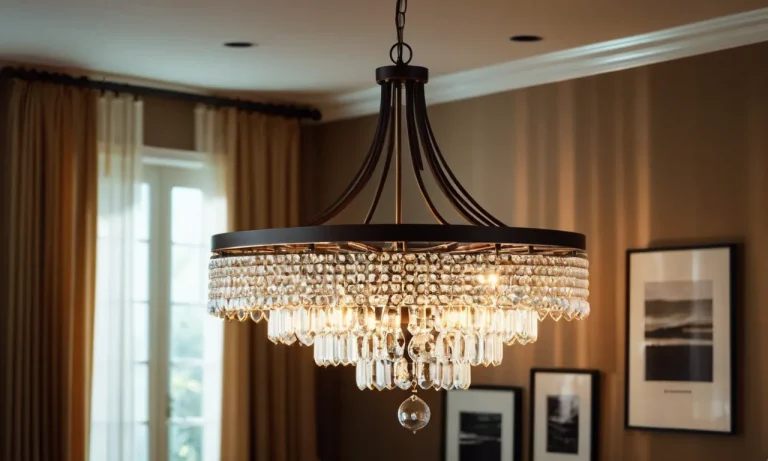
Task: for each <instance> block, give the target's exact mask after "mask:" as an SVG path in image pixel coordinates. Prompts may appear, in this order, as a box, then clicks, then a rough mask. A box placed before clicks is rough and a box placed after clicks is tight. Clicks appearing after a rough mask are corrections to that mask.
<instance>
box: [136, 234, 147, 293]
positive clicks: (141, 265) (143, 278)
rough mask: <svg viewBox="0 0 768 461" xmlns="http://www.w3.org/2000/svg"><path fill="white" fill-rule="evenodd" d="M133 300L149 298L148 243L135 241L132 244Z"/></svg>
mask: <svg viewBox="0 0 768 461" xmlns="http://www.w3.org/2000/svg"><path fill="white" fill-rule="evenodd" d="M132 283H133V300H134V301H148V300H149V243H146V242H136V243H135V244H134V246H133V280H132Z"/></svg>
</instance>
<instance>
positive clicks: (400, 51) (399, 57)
mask: <svg viewBox="0 0 768 461" xmlns="http://www.w3.org/2000/svg"><path fill="white" fill-rule="evenodd" d="M403 48H407V49H408V59H403ZM395 49H397V57H395V55H394V54H392V52H393V51H395ZM389 59H391V60H392V62H393V63H395V64H408V63H410V62H411V59H413V48H411V45H409V44H407V43H405V42H402V43H395V44H394V45H392V48H390V49H389Z"/></svg>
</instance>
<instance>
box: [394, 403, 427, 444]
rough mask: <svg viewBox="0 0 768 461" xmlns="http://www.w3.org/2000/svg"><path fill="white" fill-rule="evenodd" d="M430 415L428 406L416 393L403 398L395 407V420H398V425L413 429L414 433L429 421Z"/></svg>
mask: <svg viewBox="0 0 768 461" xmlns="http://www.w3.org/2000/svg"><path fill="white" fill-rule="evenodd" d="M430 416H431V411H430V410H429V406H428V405H427V404H426V402H424V401H423V400H421V398H419V397H417V396H416V395H411V396H410V397H408V398H407V399H405V401H403V403H401V404H400V408H398V409H397V420H398V421H400V425H401V426H403V427H404V428H406V429H408V430H409V431H413V433H414V434H415V433H416V431H418V430H419V429H422V428H423V427H424V426H426V425H427V424H428V423H429V418H430Z"/></svg>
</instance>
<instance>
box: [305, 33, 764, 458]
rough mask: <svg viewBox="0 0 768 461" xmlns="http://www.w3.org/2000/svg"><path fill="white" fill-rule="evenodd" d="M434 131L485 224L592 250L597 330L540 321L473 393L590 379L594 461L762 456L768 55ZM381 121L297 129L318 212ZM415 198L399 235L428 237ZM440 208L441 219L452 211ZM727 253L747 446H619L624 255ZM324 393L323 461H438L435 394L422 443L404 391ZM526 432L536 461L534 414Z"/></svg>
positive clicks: (547, 97)
mask: <svg viewBox="0 0 768 461" xmlns="http://www.w3.org/2000/svg"><path fill="white" fill-rule="evenodd" d="M427 91H429V86H427ZM430 117H431V120H432V125H433V127H434V130H435V132H436V135H437V139H438V141H439V142H440V143H441V147H442V149H443V152H444V154H445V156H446V157H447V159H448V161H449V163H450V165H451V166H452V167H453V169H454V171H455V172H456V173H457V175H458V177H459V178H460V179H461V180H462V182H463V184H464V185H465V186H466V187H467V189H468V190H469V191H470V192H472V193H473V194H474V195H475V197H476V198H477V199H479V201H480V203H482V204H484V205H487V208H488V209H489V211H491V212H492V213H494V214H495V215H496V216H497V217H499V218H500V219H502V220H503V221H505V222H507V223H509V224H514V225H518V226H534V227H555V228H560V229H564V230H575V231H578V232H582V233H585V234H586V235H587V236H588V249H589V253H590V260H591V268H592V269H591V284H592V296H591V302H592V306H593V308H592V315H591V317H590V318H589V319H588V320H586V321H584V322H581V323H554V322H552V321H547V322H546V323H544V324H542V326H541V328H540V330H539V338H540V339H539V341H538V342H537V343H536V344H535V345H530V346H514V347H507V348H506V349H505V353H504V362H503V364H502V365H501V366H500V367H497V368H492V367H491V368H482V367H480V368H476V369H474V370H473V384H504V385H517V386H524V387H526V388H527V387H528V382H529V381H528V380H529V370H530V368H531V367H580V368H581V367H583V368H597V369H599V370H601V371H602V373H603V376H602V389H603V391H602V395H601V396H600V399H601V405H602V411H601V415H600V422H601V426H602V429H601V431H600V437H599V441H600V451H601V456H600V459H601V460H605V461H608V460H611V461H614V460H638V461H651V460H653V461H665V460H669V461H678V460H680V459H697V460H703V461H707V460H712V461H714V460H717V461H721V460H746V459H765V458H766V457H768V393H766V384H765V383H766V380H767V379H768V353H767V352H766V351H768V334H766V333H765V331H766V328H768V283H765V281H766V280H767V279H768V241H767V240H766V238H767V237H768V43H762V44H758V45H753V46H749V47H743V48H738V49H732V50H726V51H722V52H717V53H712V54H707V55H701V56H696V57H692V58H687V59H683V60H678V61H673V62H667V63H661V64H657V65H653V66H648V67H643V68H637V69H631V70H627V71H622V72H616V73H611V74H605V75H599V76H594V77H588V78H583V79H579V80H573V81H566V82H561V83H555V84H550V85H543V86H539V87H533V88H527V89H523V90H517V91H512V92H508V93H502V94H496V95H491V96H487V97H482V98H477V99H472V100H466V101H459V102H455V103H450V104H444V105H438V106H435V107H431V108H430ZM374 121H375V120H374V118H373V117H365V118H361V119H357V120H349V121H340V122H335V123H330V124H326V125H318V126H314V127H312V128H308V129H307V130H305V145H306V146H307V158H306V162H305V169H306V174H307V176H306V177H307V181H308V185H307V187H305V189H304V190H305V191H307V194H306V197H305V200H306V202H307V203H308V204H309V205H308V208H309V209H310V210H311V211H319V210H320V208H321V207H323V206H326V205H327V204H329V203H330V202H331V201H332V200H333V199H334V198H335V196H336V195H337V194H338V193H340V192H341V190H342V189H343V188H344V187H345V186H346V183H347V181H348V180H349V179H350V178H351V177H352V175H353V174H354V172H355V171H356V169H357V168H358V167H359V165H360V162H362V159H363V156H364V154H365V151H366V149H367V147H368V142H369V141H370V137H371V135H372V132H373V126H374ZM406 158H407V157H406ZM406 171H408V170H406ZM404 176H405V177H407V178H408V179H410V174H409V173H407V174H405V175H404ZM405 188H406V191H407V193H406V197H412V199H411V200H407V201H406V203H405V204H404V217H405V220H406V221H411V222H429V219H430V217H429V214H428V213H427V211H426V208H425V207H424V206H423V204H422V203H421V199H420V198H419V196H418V194H416V192H415V191H416V189H415V185H414V184H413V182H406V184H405ZM435 189H436V188H434V187H432V188H431V189H430V190H431V191H433V193H435V194H436V193H437V191H436V190H435ZM389 190H391V189H389ZM371 195H372V187H370V188H369V190H367V191H366V196H365V197H361V198H359V199H358V200H357V202H356V203H354V205H353V207H352V208H351V209H350V210H349V212H348V213H345V214H344V215H342V216H341V217H340V218H339V219H337V222H356V221H360V220H362V217H363V216H364V213H365V211H364V210H366V209H367V207H368V202H369V200H368V199H369V198H370V197H371ZM385 199H386V200H385V203H384V204H383V205H382V207H381V211H380V213H379V214H378V216H377V220H378V221H382V222H384V221H391V217H392V203H391V194H390V195H387V196H386V197H385ZM438 206H439V207H440V208H441V210H446V211H447V210H448V209H449V207H448V206H447V205H446V202H445V201H444V200H442V201H439V203H438ZM447 214H448V215H449V216H451V218H452V222H456V223H458V222H460V220H459V219H458V218H457V217H456V216H455V215H451V214H450V213H447ZM720 241H737V242H743V243H744V245H745V249H746V251H745V253H746V254H745V255H744V257H743V261H742V264H743V274H744V277H743V278H742V280H741V283H742V286H741V287H740V288H741V289H742V290H743V297H742V300H743V303H742V310H741V312H740V316H741V318H740V320H739V322H738V332H739V334H738V341H739V345H740V347H741V352H740V355H739V357H740V363H739V365H738V366H739V370H740V372H739V376H740V377H741V378H743V379H742V380H741V383H740V384H739V385H738V386H737V387H736V389H735V392H737V394H738V395H739V397H740V403H739V410H740V417H739V422H738V425H739V426H740V428H741V429H740V433H739V434H737V435H735V436H702V435H685V434H665V433H650V432H643V431H626V430H624V427H623V418H624V391H623V389H624V338H625V335H624V320H625V314H624V312H625V302H624V290H625V286H624V285H625V283H624V277H625V264H624V258H625V250H626V249H627V248H638V247H639V248H642V247H647V246H649V245H663V244H682V243H696V242H720ZM319 378H320V381H321V386H322V387H321V388H320V389H321V391H320V394H321V398H322V397H323V395H324V394H323V393H324V392H325V391H324V390H327V389H332V388H337V389H338V390H337V391H336V392H334V393H332V394H328V398H327V399H325V401H323V405H326V406H329V409H328V411H329V412H330V413H329V414H331V415H332V417H328V418H326V419H325V420H324V421H322V425H323V428H324V430H325V433H324V434H323V437H324V438H326V439H327V440H326V442H325V443H326V448H328V449H329V450H330V451H326V452H324V454H323V456H322V459H324V460H327V459H333V458H341V459H344V460H362V459H366V460H371V461H373V460H384V459H419V460H421V461H433V460H438V459H439V457H440V445H441V417H442V416H441V410H440V394H438V393H434V392H422V393H421V394H423V397H424V396H426V397H425V400H427V401H428V403H429V404H430V406H431V407H432V409H433V422H432V423H431V424H430V425H429V426H428V427H427V428H426V429H425V430H423V431H421V432H419V433H418V434H417V435H412V434H409V433H407V432H406V431H404V430H403V429H401V428H400V427H399V425H398V423H397V421H396V417H395V412H396V409H397V407H398V405H399V403H400V401H402V400H403V399H404V398H405V397H406V396H407V393H406V392H400V391H388V392H370V391H365V392H361V391H358V390H357V388H356V387H355V384H354V383H355V379H354V370H353V369H351V368H348V369H340V370H323V371H322V372H321V373H319ZM528 396H529V395H528V393H527V391H526V395H525V399H526V400H527V398H528ZM524 420H525V421H526V427H525V430H524V437H523V438H524V444H525V451H526V456H525V458H524V459H528V457H527V445H528V437H529V432H528V428H527V420H528V405H527V401H526V405H525V408H524ZM329 428H331V429H330V430H329ZM334 438H335V440H333V439H334Z"/></svg>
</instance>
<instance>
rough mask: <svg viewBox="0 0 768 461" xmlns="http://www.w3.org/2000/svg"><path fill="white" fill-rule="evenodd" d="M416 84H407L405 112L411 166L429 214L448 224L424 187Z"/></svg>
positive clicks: (439, 221) (441, 222)
mask: <svg viewBox="0 0 768 461" xmlns="http://www.w3.org/2000/svg"><path fill="white" fill-rule="evenodd" d="M414 85H415V83H414V82H406V84H405V112H406V121H407V128H408V143H409V146H410V151H411V166H413V176H414V177H415V178H416V184H418V186H419V192H421V197H422V198H423V199H424V202H425V203H426V204H427V208H429V212H430V213H432V216H433V217H434V218H435V219H436V220H437V222H438V223H440V224H448V221H446V220H445V218H443V217H442V216H441V215H440V212H439V211H437V207H436V206H435V204H434V203H433V202H432V199H431V198H430V197H429V192H427V188H426V187H424V179H422V177H421V172H422V171H423V170H424V164H423V163H422V161H421V150H420V149H419V137H418V133H417V130H416V120H415V116H414V114H415V107H414V104H413V102H414V98H413V87H414Z"/></svg>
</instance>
